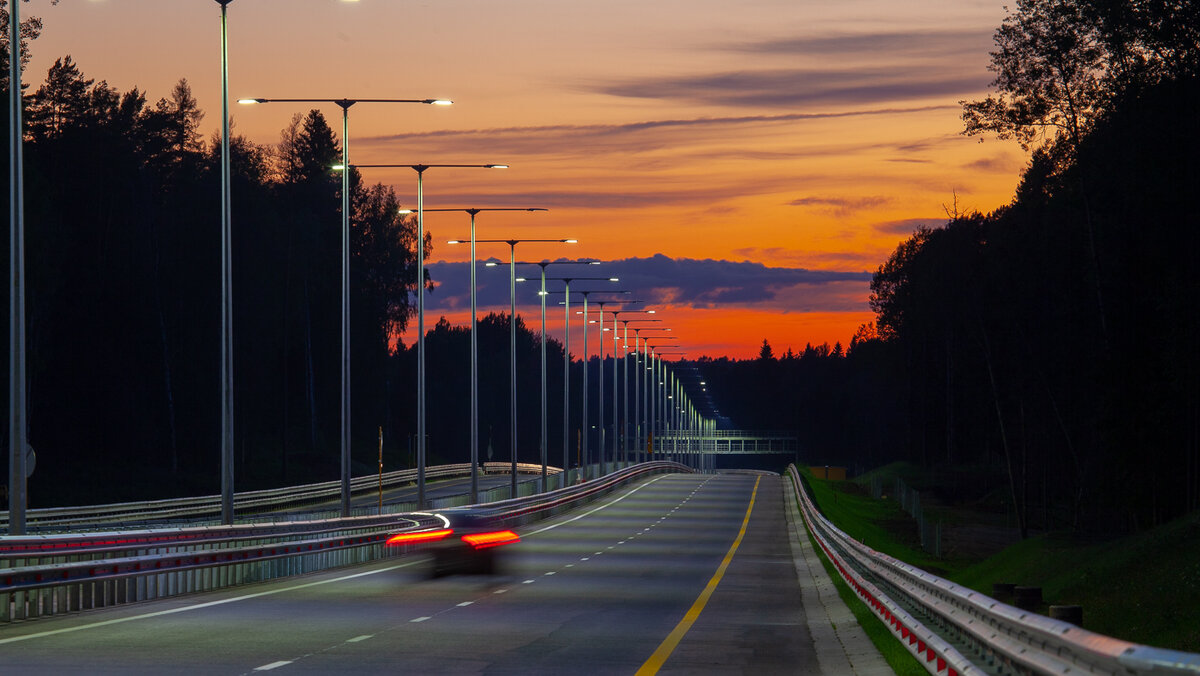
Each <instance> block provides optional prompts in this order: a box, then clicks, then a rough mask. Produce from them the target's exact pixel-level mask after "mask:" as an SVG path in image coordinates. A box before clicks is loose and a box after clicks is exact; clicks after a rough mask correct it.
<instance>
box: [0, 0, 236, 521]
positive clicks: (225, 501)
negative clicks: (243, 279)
mask: <svg viewBox="0 0 1200 676" xmlns="http://www.w3.org/2000/svg"><path fill="white" fill-rule="evenodd" d="M231 1H232V0H217V2H218V3H220V5H221V523H223V524H225V525H230V524H232V523H233V485H234V484H233V263H232V260H233V243H232V225H231V219H232V209H231V207H230V196H229V181H230V178H229V176H230V162H231V160H230V157H229V36H228V32H227V30H226V29H227V24H226V10H227V9H228V5H229V3H230V2H231ZM14 4H15V3H14Z"/></svg>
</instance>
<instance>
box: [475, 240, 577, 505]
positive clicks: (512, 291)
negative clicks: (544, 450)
mask: <svg viewBox="0 0 1200 676" xmlns="http://www.w3.org/2000/svg"><path fill="white" fill-rule="evenodd" d="M475 241H476V242H478V243H491V244H499V243H504V244H507V245H508V299H509V304H510V310H509V312H510V314H509V317H508V350H509V371H508V373H509V382H510V384H511V387H510V390H509V397H510V399H509V415H510V418H509V433H508V438H509V443H510V444H511V445H510V447H509V448H510V451H511V452H512V493H511V495H510V497H513V498H515V497H517V245H518V244H521V243H522V242H526V243H535V242H541V243H559V244H576V243H578V240H575V239H478V240H475ZM487 265H488V266H489V267H494V266H495V263H491V262H489V263H487ZM472 266H474V261H472Z"/></svg>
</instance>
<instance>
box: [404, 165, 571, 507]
mask: <svg viewBox="0 0 1200 676" xmlns="http://www.w3.org/2000/svg"><path fill="white" fill-rule="evenodd" d="M485 166H486V165H485ZM423 211H465V212H467V213H468V214H470V215H471V495H470V501H471V504H475V503H477V502H479V339H478V336H477V335H476V324H477V322H478V317H477V315H478V312H477V310H476V291H477V289H476V284H475V261H476V259H475V216H476V215H477V214H479V212H481V211H549V209H544V208H542V207H524V208H521V207H483V208H469V209H452V208H445V209H424V210H423ZM450 243H451V244H458V243H459V241H458V240H452V241H451V242H450Z"/></svg>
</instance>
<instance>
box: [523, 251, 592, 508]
mask: <svg viewBox="0 0 1200 676" xmlns="http://www.w3.org/2000/svg"><path fill="white" fill-rule="evenodd" d="M599 264H600V261H538V262H522V261H517V265H536V266H538V267H539V268H541V278H542V285H541V287H540V288H539V290H538V298H539V299H540V300H541V306H542V342H541V353H542V355H541V356H542V436H541V443H540V450H541V458H542V492H543V493H545V492H546V491H547V490H549V479H548V478H547V476H546V464H547V462H548V458H547V456H548V455H549V452H548V449H549V446H550V438H549V432H548V430H547V417H546V399H547V392H546V296H548V295H549V292H547V291H546V267H547V266H550V265H599ZM567 328H568V330H567V332H566V333H567V335H566V341H565V342H566V345H567V347H566V348H565V349H564V352H569V348H570V345H571V335H570V331H569V327H567ZM567 377H569V376H567V375H565V376H564V378H567ZM563 407H564V408H563V410H567V409H566V402H565V400H564V403H563ZM564 420H565V417H564ZM564 427H565V425H564ZM565 438H566V437H565V436H564V439H565ZM565 447H566V446H565V444H564V448H565ZM563 457H564V459H565V458H566V453H565V451H564V455H563ZM562 477H563V486H564V487H565V486H566V485H567V465H566V463H564V464H563V470H562Z"/></svg>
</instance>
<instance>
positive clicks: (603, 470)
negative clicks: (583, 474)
mask: <svg viewBox="0 0 1200 676" xmlns="http://www.w3.org/2000/svg"><path fill="white" fill-rule="evenodd" d="M597 293H604V294H610V293H621V294H628V293H632V292H631V291H624V290H622V291H603V292H597ZM640 302H642V301H640V300H637V301H629V300H622V301H604V300H601V301H596V305H597V306H599V307H600V322H599V323H600V363H599V364H598V365H597V369H596V371H597V378H596V380H597V381H598V382H597V389H598V390H599V395H598V396H599V409H600V410H599V415H598V417H599V418H600V422H599V428H600V429H599V434H598V435H597V439H596V441H597V443H599V445H600V450H599V453H598V456H597V460H598V461H599V462H598V463H597V471H599V472H600V474H601V475H605V474H608V461H607V460H606V459H605V457H604V332H605V331H606V330H607V329H605V328H604V306H605V305H607V304H610V303H640ZM616 326H617V322H616V319H615V318H614V320H613V329H616ZM613 335H614V338H613V462H614V463H615V462H616V460H617V457H616V456H617V454H616V443H617V442H616V416H617V343H616V337H615V336H616V334H615V332H614V334H613Z"/></svg>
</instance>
